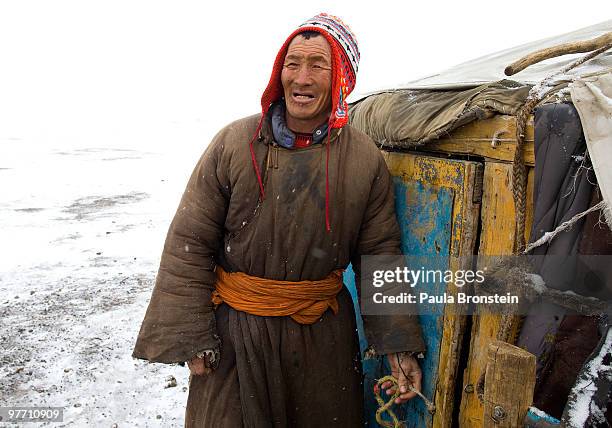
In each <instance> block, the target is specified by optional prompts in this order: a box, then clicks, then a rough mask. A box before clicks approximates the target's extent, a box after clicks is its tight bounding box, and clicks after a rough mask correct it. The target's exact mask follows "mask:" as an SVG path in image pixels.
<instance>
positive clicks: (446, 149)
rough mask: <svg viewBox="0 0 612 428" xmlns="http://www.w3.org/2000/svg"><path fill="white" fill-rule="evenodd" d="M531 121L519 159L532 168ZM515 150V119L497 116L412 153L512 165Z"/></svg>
mask: <svg viewBox="0 0 612 428" xmlns="http://www.w3.org/2000/svg"><path fill="white" fill-rule="evenodd" d="M533 141H534V139H533V118H532V119H530V121H529V122H528V126H527V130H526V135H525V145H524V150H523V159H524V160H525V164H526V165H528V166H533V165H534V162H535V155H534V151H533V150H534V148H533V147H534V146H533ZM515 149H516V118H515V117H514V116H505V115H497V116H493V117H492V118H490V119H485V120H477V121H475V122H471V123H469V124H467V125H465V126H462V127H461V128H458V129H456V130H455V131H453V132H452V133H451V134H450V135H449V136H447V137H444V138H441V139H439V140H437V141H432V142H430V143H427V144H426V145H425V146H422V147H417V148H416V149H415V150H423V151H430V152H441V153H445V154H460V155H474V156H479V157H484V158H485V160H491V161H501V162H512V160H513V159H514V152H515Z"/></svg>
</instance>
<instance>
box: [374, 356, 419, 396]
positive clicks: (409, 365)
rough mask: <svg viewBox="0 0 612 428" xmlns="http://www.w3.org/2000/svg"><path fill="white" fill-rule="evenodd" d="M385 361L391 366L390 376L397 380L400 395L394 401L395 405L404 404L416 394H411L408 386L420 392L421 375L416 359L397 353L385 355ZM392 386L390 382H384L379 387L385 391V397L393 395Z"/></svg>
mask: <svg viewBox="0 0 612 428" xmlns="http://www.w3.org/2000/svg"><path fill="white" fill-rule="evenodd" d="M387 361H389V365H390V366H391V375H393V377H394V378H396V379H397V384H398V385H399V389H400V395H399V397H397V398H396V399H395V403H396V404H401V403H405V402H406V401H408V400H411V399H413V398H414V397H416V393H415V392H411V391H410V389H408V385H412V386H413V387H414V389H416V390H418V391H420V390H421V378H422V374H421V368H420V367H419V363H418V361H417V359H416V358H415V357H414V356H412V355H410V354H409V353H406V352H398V353H395V354H387ZM392 386H393V384H392V383H391V382H385V383H383V384H382V385H381V387H382V389H385V390H387V395H393V394H395V388H394V387H392Z"/></svg>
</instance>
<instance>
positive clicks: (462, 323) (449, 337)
mask: <svg viewBox="0 0 612 428" xmlns="http://www.w3.org/2000/svg"><path fill="white" fill-rule="evenodd" d="M383 155H384V157H385V160H386V162H387V165H388V167H389V170H390V172H391V174H392V175H394V176H402V177H404V178H405V179H406V180H421V181H423V182H425V183H428V184H430V185H434V186H440V187H447V188H450V189H452V190H453V192H454V195H455V198H454V201H453V213H452V223H453V224H452V232H451V248H450V254H451V257H450V260H449V262H450V266H449V267H450V268H451V269H453V270H455V269H467V268H468V266H465V264H466V259H465V258H463V259H462V258H460V256H465V255H470V254H472V253H473V251H474V245H475V241H476V231H477V227H478V221H479V211H480V203H479V198H477V197H475V195H474V192H475V191H477V189H478V186H475V183H476V182H477V181H478V180H480V179H481V177H482V174H481V173H479V171H478V170H479V169H480V168H482V165H480V164H477V163H474V162H466V161H452V162H451V161H448V160H445V159H439V158H431V157H426V156H417V155H411V154H407V153H384V154H383ZM475 200H478V202H475ZM457 290H458V289H457V287H454V286H449V287H448V288H447V291H448V292H452V293H456V292H457ZM454 310H455V307H454V306H453V305H448V306H447V307H446V308H445V314H444V321H443V333H442V340H441V344H440V358H439V362H438V379H437V380H436V393H435V397H433V401H434V403H435V405H436V413H435V414H434V417H433V427H436V428H437V427H440V428H444V427H448V426H451V423H452V415H453V404H454V393H455V385H456V382H457V365H458V362H459V353H460V352H461V348H460V345H461V343H462V339H463V335H464V333H465V327H466V322H467V319H466V317H465V316H464V315H458V314H456V313H454Z"/></svg>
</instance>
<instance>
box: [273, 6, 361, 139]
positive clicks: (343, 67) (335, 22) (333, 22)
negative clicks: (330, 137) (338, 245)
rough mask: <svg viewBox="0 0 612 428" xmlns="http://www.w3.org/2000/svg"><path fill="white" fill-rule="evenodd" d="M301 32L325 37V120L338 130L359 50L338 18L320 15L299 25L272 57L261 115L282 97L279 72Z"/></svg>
mask: <svg viewBox="0 0 612 428" xmlns="http://www.w3.org/2000/svg"><path fill="white" fill-rule="evenodd" d="M305 31H316V32H317V33H320V34H321V35H323V37H325V39H326V40H327V42H328V43H329V46H330V47H331V54H332V58H331V59H332V113H331V116H330V118H329V125H330V128H342V127H343V126H344V125H346V123H347V122H348V104H347V102H346V97H348V95H349V94H350V93H351V92H352V91H353V89H354V88H355V83H356V79H357V69H358V67H359V48H358V47H357V39H356V38H355V36H354V35H353V33H352V32H351V30H350V29H349V27H348V26H347V25H346V24H344V23H343V22H342V21H341V20H340V18H337V17H335V16H332V15H328V14H326V13H321V14H319V15H317V16H315V17H313V18H310V19H309V20H308V21H306V22H304V23H303V24H302V25H300V26H299V27H298V28H297V30H295V31H294V32H293V33H291V35H289V37H288V38H287V40H286V41H285V43H284V44H283V46H282V47H281V48H280V50H279V51H278V54H277V55H276V60H275V61H274V67H273V68H272V76H270V82H269V83H268V87H267V88H266V90H265V91H264V93H263V96H262V97H261V108H262V111H263V114H264V115H265V114H266V112H267V111H268V109H269V108H270V105H272V103H273V102H274V101H277V100H278V99H280V98H281V97H282V96H283V85H282V83H281V71H282V69H283V63H284V61H285V55H286V54H287V48H288V47H289V44H290V43H291V41H292V40H293V38H294V37H295V36H297V35H298V34H300V33H303V32H305Z"/></svg>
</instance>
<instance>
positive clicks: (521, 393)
mask: <svg viewBox="0 0 612 428" xmlns="http://www.w3.org/2000/svg"><path fill="white" fill-rule="evenodd" d="M535 372H536V358H535V355H533V354H531V353H529V352H527V351H525V350H523V349H521V348H518V347H516V346H512V345H509V344H507V343H506V342H500V341H494V342H492V343H491V344H489V348H488V354H487V370H486V376H485V389H484V396H485V403H484V426H486V427H499V428H516V427H522V426H524V421H525V415H526V414H527V410H528V409H529V407H530V406H531V404H532V403H533V390H534V388H535V374H536V373H535Z"/></svg>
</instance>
